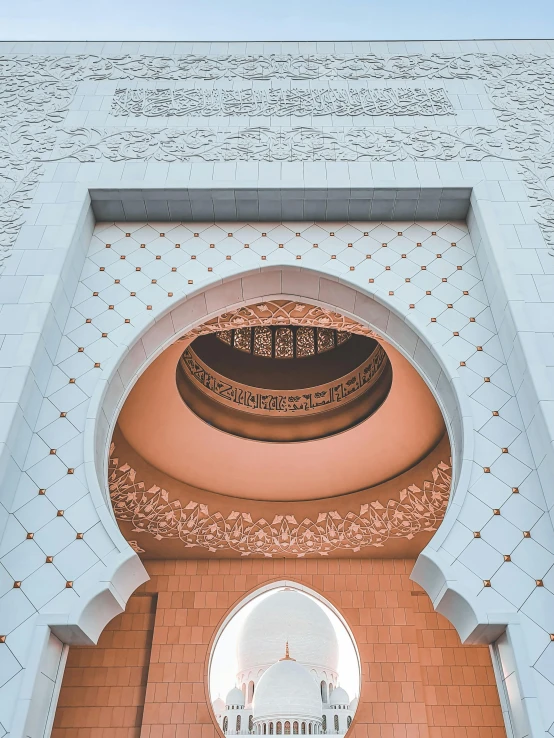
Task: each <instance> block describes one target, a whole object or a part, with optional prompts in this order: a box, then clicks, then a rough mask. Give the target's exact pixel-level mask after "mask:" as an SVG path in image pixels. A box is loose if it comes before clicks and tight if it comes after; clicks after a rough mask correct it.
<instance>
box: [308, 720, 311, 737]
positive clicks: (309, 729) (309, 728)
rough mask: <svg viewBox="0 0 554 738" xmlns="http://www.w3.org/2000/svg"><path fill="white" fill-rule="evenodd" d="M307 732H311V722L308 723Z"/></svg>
mask: <svg viewBox="0 0 554 738" xmlns="http://www.w3.org/2000/svg"><path fill="white" fill-rule="evenodd" d="M308 733H309V734H310V735H311V734H312V724H311V723H308Z"/></svg>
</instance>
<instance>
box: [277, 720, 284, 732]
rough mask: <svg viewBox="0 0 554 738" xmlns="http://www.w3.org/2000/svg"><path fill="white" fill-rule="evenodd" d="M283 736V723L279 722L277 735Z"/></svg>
mask: <svg viewBox="0 0 554 738" xmlns="http://www.w3.org/2000/svg"><path fill="white" fill-rule="evenodd" d="M282 734H283V723H282V722H281V721H280V720H279V722H278V723H277V735H282Z"/></svg>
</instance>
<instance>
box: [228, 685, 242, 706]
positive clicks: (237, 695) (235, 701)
mask: <svg viewBox="0 0 554 738" xmlns="http://www.w3.org/2000/svg"><path fill="white" fill-rule="evenodd" d="M225 704H226V705H227V706H228V707H244V695H243V693H242V692H241V691H240V689H239V688H238V687H233V689H232V690H231V691H230V692H229V693H228V695H227V697H226V698H225Z"/></svg>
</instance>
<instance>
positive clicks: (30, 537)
mask: <svg viewBox="0 0 554 738" xmlns="http://www.w3.org/2000/svg"><path fill="white" fill-rule="evenodd" d="M34 537H35V534H34V533H27V540H28V541H31V540H32V539H33V538H34Z"/></svg>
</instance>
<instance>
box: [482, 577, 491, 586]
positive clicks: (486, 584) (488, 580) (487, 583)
mask: <svg viewBox="0 0 554 738" xmlns="http://www.w3.org/2000/svg"><path fill="white" fill-rule="evenodd" d="M490 586H491V580H490V579H483V587H490Z"/></svg>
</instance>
